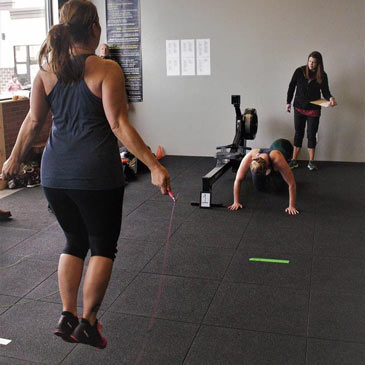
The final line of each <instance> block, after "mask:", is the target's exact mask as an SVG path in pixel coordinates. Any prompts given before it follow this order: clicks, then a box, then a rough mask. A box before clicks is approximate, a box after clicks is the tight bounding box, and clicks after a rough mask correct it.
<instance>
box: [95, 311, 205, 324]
mask: <svg viewBox="0 0 365 365" xmlns="http://www.w3.org/2000/svg"><path fill="white" fill-rule="evenodd" d="M107 313H113V314H122V315H126V316H132V317H138V318H145V319H151V318H152V316H153V313H152V312H151V315H146V314H137V313H131V312H126V311H116V310H112V309H108V310H107V311H105V312H104V313H103V315H102V316H101V317H100V318H102V317H104V316H105V315H106V314H107ZM153 318H154V320H156V319H157V320H160V321H166V322H171V323H182V324H188V325H194V326H197V327H200V322H199V321H197V322H194V321H187V320H182V319H177V318H174V319H173V318H166V317H159V316H155V317H153Z"/></svg>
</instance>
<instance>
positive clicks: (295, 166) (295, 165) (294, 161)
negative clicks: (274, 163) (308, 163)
mask: <svg viewBox="0 0 365 365" xmlns="http://www.w3.org/2000/svg"><path fill="white" fill-rule="evenodd" d="M289 167H290V168H291V169H296V168H298V167H299V164H298V162H297V160H291V161H290V162H289Z"/></svg>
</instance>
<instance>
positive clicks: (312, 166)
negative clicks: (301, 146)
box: [307, 161, 318, 171]
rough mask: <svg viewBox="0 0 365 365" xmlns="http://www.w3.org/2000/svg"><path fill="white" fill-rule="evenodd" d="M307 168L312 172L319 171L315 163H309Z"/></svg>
mask: <svg viewBox="0 0 365 365" xmlns="http://www.w3.org/2000/svg"><path fill="white" fill-rule="evenodd" d="M307 167H308V169H309V170H310V171H313V170H318V167H317V166H316V165H315V164H314V163H312V162H311V161H309V162H308V165H307Z"/></svg>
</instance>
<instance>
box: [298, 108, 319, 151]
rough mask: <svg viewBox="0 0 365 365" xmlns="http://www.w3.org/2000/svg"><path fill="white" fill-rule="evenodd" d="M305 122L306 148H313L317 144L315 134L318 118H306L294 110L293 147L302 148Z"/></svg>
mask: <svg viewBox="0 0 365 365" xmlns="http://www.w3.org/2000/svg"><path fill="white" fill-rule="evenodd" d="M306 122H307V138H308V148H315V147H316V144H317V132H318V126H319V117H308V116H306V115H303V114H301V113H299V112H298V111H297V110H295V109H294V127H295V135H294V146H295V147H302V143H303V138H304V130H305V124H306Z"/></svg>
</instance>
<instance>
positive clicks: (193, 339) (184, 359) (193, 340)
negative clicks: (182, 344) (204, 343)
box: [182, 325, 201, 365]
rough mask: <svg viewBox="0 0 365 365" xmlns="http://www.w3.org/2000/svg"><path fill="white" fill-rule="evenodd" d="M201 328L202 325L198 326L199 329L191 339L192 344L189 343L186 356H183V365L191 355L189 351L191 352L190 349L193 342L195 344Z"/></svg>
mask: <svg viewBox="0 0 365 365" xmlns="http://www.w3.org/2000/svg"><path fill="white" fill-rule="evenodd" d="M200 329H201V325H199V326H197V329H196V331H195V333H194V336H193V337H192V339H191V341H190V344H189V346H188V347H187V350H186V352H185V356H184V358H183V360H182V365H184V364H185V361H186V359H187V357H188V356H189V353H190V351H191V347H192V346H193V344H194V342H195V339H196V338H197V337H198V334H199V332H200Z"/></svg>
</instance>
